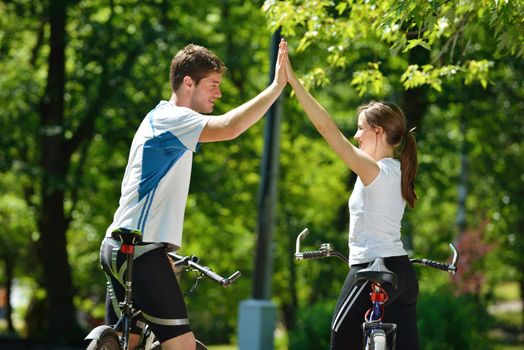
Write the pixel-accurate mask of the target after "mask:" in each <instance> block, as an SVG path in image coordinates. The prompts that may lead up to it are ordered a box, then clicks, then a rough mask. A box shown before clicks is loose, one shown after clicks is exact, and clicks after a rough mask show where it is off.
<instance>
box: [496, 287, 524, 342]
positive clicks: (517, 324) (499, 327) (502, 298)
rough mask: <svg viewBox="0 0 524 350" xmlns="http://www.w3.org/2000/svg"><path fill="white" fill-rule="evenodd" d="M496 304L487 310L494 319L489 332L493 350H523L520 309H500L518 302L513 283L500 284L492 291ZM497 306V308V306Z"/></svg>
mask: <svg viewBox="0 0 524 350" xmlns="http://www.w3.org/2000/svg"><path fill="white" fill-rule="evenodd" d="M494 297H495V298H494V299H495V300H496V303H495V304H493V305H491V307H490V308H489V310H490V314H491V315H492V316H493V317H494V319H495V323H496V325H495V328H494V329H493V330H492V331H491V332H490V338H491V340H492V341H493V344H494V349H495V350H524V333H523V332H522V330H523V323H524V320H523V319H522V318H523V316H522V308H521V306H519V305H516V306H515V307H512V308H507V307H501V306H503V305H504V304H506V305H508V304H511V302H515V301H518V300H519V287H518V284H517V283H515V282H504V283H500V284H499V285H498V286H497V287H496V288H495V290H494ZM497 305H498V306H497Z"/></svg>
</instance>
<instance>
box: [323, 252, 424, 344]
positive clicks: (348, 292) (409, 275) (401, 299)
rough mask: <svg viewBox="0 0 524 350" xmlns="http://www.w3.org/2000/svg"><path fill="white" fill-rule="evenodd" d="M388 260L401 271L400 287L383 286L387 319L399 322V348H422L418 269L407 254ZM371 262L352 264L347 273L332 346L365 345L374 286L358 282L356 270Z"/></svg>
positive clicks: (335, 319) (338, 305)
mask: <svg viewBox="0 0 524 350" xmlns="http://www.w3.org/2000/svg"><path fill="white" fill-rule="evenodd" d="M384 262H385V263H386V266H387V268H388V269H389V270H391V271H392V272H394V273H396V274H397V277H398V288H397V289H394V288H393V287H391V286H389V285H383V286H382V287H383V288H384V289H385V290H386V292H387V293H388V296H389V299H388V301H387V302H386V305H385V311H384V312H385V316H384V319H383V322H384V323H395V324H396V325H397V350H418V349H419V344H418V331H417V314H416V306H417V296H418V281H417V276H416V275H415V270H414V269H413V266H412V264H411V262H410V261H409V258H408V257H407V256H396V257H389V258H384ZM367 266H368V264H359V265H352V266H351V269H350V271H349V274H348V276H347V277H346V281H345V282H344V286H343V287H342V291H341V292H340V296H339V298H338V301H337V306H336V308H335V313H334V314H333V321H332V324H331V347H330V349H332V350H341V349H344V350H361V349H362V343H363V335H362V322H363V321H364V314H365V312H366V311H367V310H368V309H369V308H370V307H371V301H370V297H369V293H370V292H371V286H370V283H369V282H367V281H361V282H359V283H355V274H356V273H357V271H359V270H361V269H363V268H365V267H367Z"/></svg>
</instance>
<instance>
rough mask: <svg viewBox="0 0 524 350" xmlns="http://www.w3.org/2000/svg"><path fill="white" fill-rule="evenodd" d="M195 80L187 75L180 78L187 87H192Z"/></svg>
mask: <svg viewBox="0 0 524 350" xmlns="http://www.w3.org/2000/svg"><path fill="white" fill-rule="evenodd" d="M194 83H195V82H194V81H193V79H191V77H190V76H189V75H186V76H185V77H184V79H182V84H184V85H185V86H187V87H192V86H193V84H194Z"/></svg>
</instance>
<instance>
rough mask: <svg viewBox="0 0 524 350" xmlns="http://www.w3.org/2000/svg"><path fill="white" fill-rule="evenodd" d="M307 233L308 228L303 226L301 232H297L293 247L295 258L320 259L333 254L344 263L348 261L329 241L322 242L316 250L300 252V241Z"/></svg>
mask: <svg viewBox="0 0 524 350" xmlns="http://www.w3.org/2000/svg"><path fill="white" fill-rule="evenodd" d="M308 234H309V229H307V228H305V229H303V230H302V232H300V233H299V235H298V237H297V240H296V247H295V259H297V260H302V259H320V258H325V257H329V256H334V257H337V258H339V259H341V260H342V261H344V262H345V263H346V264H347V263H348V262H349V260H348V258H347V257H346V256H345V255H343V254H341V253H339V252H337V251H335V250H334V249H333V244H331V243H322V245H321V246H320V248H319V249H318V250H314V251H307V252H301V251H300V242H301V241H302V240H303V239H304V237H306V236H307V235H308Z"/></svg>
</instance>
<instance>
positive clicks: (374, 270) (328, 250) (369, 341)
mask: <svg viewBox="0 0 524 350" xmlns="http://www.w3.org/2000/svg"><path fill="white" fill-rule="evenodd" d="M308 233H309V230H308V229H307V228H306V229H304V230H303V231H302V232H300V234H299V235H298V237H297V240H296V247H295V259H297V260H303V259H319V258H325V257H337V258H339V259H341V260H342V261H344V262H345V263H346V265H348V262H349V261H348V258H347V257H346V256H345V255H344V254H341V253H339V252H337V251H335V250H334V248H333V245H332V244H331V243H323V244H322V245H321V246H320V248H319V249H318V250H314V251H304V252H301V251H300V243H301V241H302V240H303V239H304V238H305V237H306V236H307V235H308ZM449 246H450V248H451V250H452V252H453V259H452V262H451V264H445V263H442V262H439V261H434V260H429V259H410V261H411V263H413V264H421V265H424V266H428V267H432V268H435V269H438V270H442V271H448V272H450V273H451V274H455V272H456V271H457V263H458V259H459V253H458V251H457V248H456V247H455V246H454V245H453V244H452V243H450V244H449ZM355 278H356V280H357V281H360V280H367V281H370V282H371V293H370V294H369V295H370V298H371V304H372V306H371V308H370V309H369V310H368V311H367V312H366V313H365V314H364V321H363V322H362V332H363V335H364V342H363V345H362V348H363V349H365V350H386V349H391V350H395V348H396V329H397V326H396V324H394V323H383V322H382V320H383V318H384V304H385V303H386V301H387V300H388V295H387V293H386V291H385V290H384V288H382V285H383V284H390V285H391V286H393V287H394V288H397V275H396V274H395V273H394V272H392V271H390V270H388V268H387V267H386V265H385V264H384V259H383V258H376V259H375V261H374V262H373V263H371V264H370V265H369V266H368V267H367V268H365V269H362V270H360V271H358V272H357V273H356V276H355ZM388 337H389V339H391V341H390V344H391V346H389V347H388Z"/></svg>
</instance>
